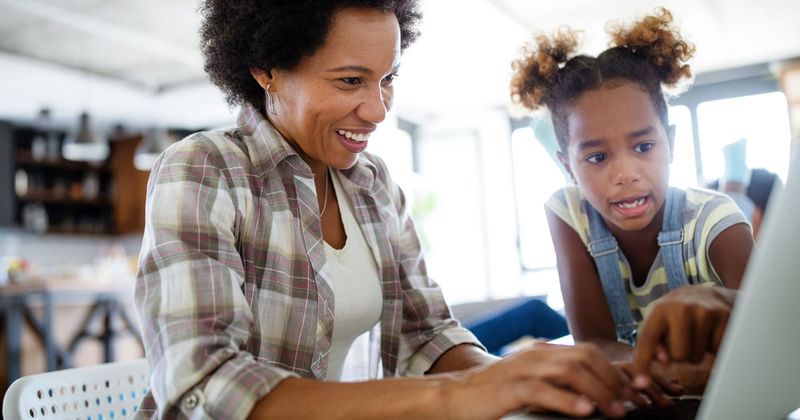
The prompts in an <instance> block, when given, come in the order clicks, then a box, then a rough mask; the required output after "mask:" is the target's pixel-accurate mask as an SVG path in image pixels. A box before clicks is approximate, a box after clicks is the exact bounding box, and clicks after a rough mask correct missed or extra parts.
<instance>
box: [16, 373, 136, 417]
mask: <svg viewBox="0 0 800 420" xmlns="http://www.w3.org/2000/svg"><path fill="white" fill-rule="evenodd" d="M147 372H148V366H147V360H146V359H135V360H131V361H125V362H115V363H105V364H101V365H96V366H90V367H82V368H74V369H65V370H57V371H53V372H47V373H40V374H36V375H30V376H24V377H21V378H19V379H17V380H16V381H14V383H13V384H11V386H10V387H9V388H8V391H7V392H6V395H5V398H3V418H5V419H6V420H23V419H40V418H42V419H77V420H116V419H125V418H132V417H133V414H134V413H135V412H136V408H137V407H138V405H139V402H140V401H141V400H142V396H144V394H145V393H146V392H147V386H148V373H147Z"/></svg>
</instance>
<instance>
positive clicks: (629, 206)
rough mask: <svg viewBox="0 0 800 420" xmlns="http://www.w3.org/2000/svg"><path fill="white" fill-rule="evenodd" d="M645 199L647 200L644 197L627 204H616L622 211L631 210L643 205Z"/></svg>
mask: <svg viewBox="0 0 800 420" xmlns="http://www.w3.org/2000/svg"><path fill="white" fill-rule="evenodd" d="M646 199H647V198H646V197H642V198H639V199H637V200H633V201H627V202H624V201H622V202H619V203H617V206H618V207H622V208H623V209H632V208H634V207H639V206H641V205H642V204H644V200H646Z"/></svg>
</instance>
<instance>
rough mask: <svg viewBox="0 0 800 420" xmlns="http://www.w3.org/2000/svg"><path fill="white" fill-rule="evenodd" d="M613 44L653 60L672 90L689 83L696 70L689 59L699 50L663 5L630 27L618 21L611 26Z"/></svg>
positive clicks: (665, 84) (663, 80)
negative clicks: (677, 26) (676, 26)
mask: <svg viewBox="0 0 800 420" xmlns="http://www.w3.org/2000/svg"><path fill="white" fill-rule="evenodd" d="M609 34H610V35H611V45H612V47H623V48H627V49H629V50H631V51H632V52H633V53H635V54H636V55H639V56H641V57H643V58H645V59H647V60H649V61H650V62H651V63H652V64H653V66H654V68H655V69H656V72H657V74H658V76H659V77H660V78H661V83H662V84H663V85H664V86H666V87H668V88H672V89H677V88H680V85H682V84H683V83H682V82H686V83H687V84H688V82H689V81H691V78H692V70H691V68H690V67H689V65H688V64H686V62H688V61H689V59H690V58H691V57H692V55H693V54H694V52H695V47H694V45H692V44H691V43H689V42H687V41H685V40H684V39H683V38H682V37H681V34H680V33H679V32H678V30H677V28H675V27H673V26H672V13H670V11H669V10H667V9H665V8H663V7H659V8H657V9H656V11H655V13H654V14H653V15H652V16H647V17H645V18H643V19H642V20H640V21H638V22H635V23H633V25H631V26H630V27H628V26H625V25H622V24H617V25H614V26H612V27H611V28H610V30H609Z"/></svg>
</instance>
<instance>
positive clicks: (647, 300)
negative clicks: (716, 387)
mask: <svg viewBox="0 0 800 420" xmlns="http://www.w3.org/2000/svg"><path fill="white" fill-rule="evenodd" d="M671 22H672V15H671V14H670V12H669V11H667V10H665V9H663V8H662V9H658V10H657V11H656V13H655V15H653V16H648V17H646V18H644V19H643V20H641V21H639V22H636V23H635V24H634V25H633V26H631V27H624V26H620V27H617V28H615V29H614V30H613V31H612V33H611V35H612V40H613V41H612V46H611V47H610V48H608V49H607V50H605V51H603V52H602V53H601V54H600V55H598V56H597V57H591V56H586V55H574V50H575V48H576V45H577V40H576V35H575V33H574V32H571V31H569V30H562V31H560V32H558V33H556V34H555V35H554V36H553V37H551V38H549V37H546V36H540V37H538V38H537V39H536V41H537V43H536V44H537V45H535V46H529V47H528V48H527V49H526V50H525V52H526V54H525V56H524V57H523V58H522V59H520V60H518V61H516V62H515V63H514V77H513V80H512V85H511V91H512V98H513V99H514V101H515V102H517V103H519V104H521V105H523V106H524V107H526V108H528V109H530V110H536V109H538V108H541V107H546V108H547V109H548V110H549V111H550V113H551V117H552V122H553V126H554V129H555V133H556V137H557V139H558V144H559V148H560V151H559V152H558V158H559V159H560V161H561V163H562V164H563V165H564V167H565V168H566V170H567V172H568V173H569V174H570V176H571V177H572V180H573V183H574V184H575V185H572V186H568V187H565V188H563V189H561V190H559V191H558V192H556V193H555V194H554V195H553V196H552V197H551V199H550V200H549V201H548V203H547V204H546V213H547V217H548V222H549V225H550V232H551V235H552V239H553V244H554V246H555V249H556V255H557V266H558V273H559V278H560V281H561V290H562V293H563V296H564V303H565V306H566V313H567V319H568V322H569V326H570V330H571V332H572V334H573V336H574V338H575V339H576V341H589V342H594V343H595V344H598V345H599V346H600V347H601V348H602V349H603V350H604V351H605V352H606V353H607V354H608V355H609V356H610V357H611V358H612V359H615V360H629V358H630V354H631V350H632V347H631V346H632V345H634V344H635V342H636V334H637V330H638V328H639V326H640V323H641V322H642V320H643V319H644V317H646V316H647V314H648V310H649V309H651V308H652V303H653V301H655V300H656V299H658V298H660V297H662V296H664V295H666V294H668V293H671V292H672V291H674V290H675V289H677V288H680V287H683V286H687V285H689V286H690V287H706V286H719V287H727V288H733V289H737V288H738V287H739V283H740V281H741V279H742V275H743V273H744V269H745V265H746V263H747V258H748V256H749V254H750V250H751V248H752V246H753V237H752V233H751V228H750V226H749V225H748V223H747V220H746V219H745V218H744V216H743V215H742V214H741V212H740V211H739V210H738V209H737V207H736V205H735V204H734V203H733V202H732V201H731V200H730V199H729V198H728V197H727V196H724V195H722V194H719V193H715V192H712V191H708V190H700V189H687V190H685V191H684V190H680V189H676V188H672V187H668V181H669V164H670V162H671V160H672V157H673V142H674V135H675V127H674V126H671V125H669V122H668V117H667V103H666V101H665V98H664V91H663V90H662V88H674V87H677V85H678V84H679V82H681V81H683V80H685V79H689V78H690V77H691V72H690V69H689V66H688V65H686V64H685V62H686V61H687V60H688V59H689V58H690V57H691V56H692V54H693V52H694V47H693V46H691V45H690V44H688V43H687V42H685V41H683V40H682V39H681V37H680V34H679V33H678V32H677V31H676V30H675V29H674V28H673V27H672V26H671ZM695 290H697V289H695ZM686 292H687V291H686V290H684V291H682V293H686Z"/></svg>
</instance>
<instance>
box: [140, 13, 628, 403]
mask: <svg viewBox="0 0 800 420" xmlns="http://www.w3.org/2000/svg"><path fill="white" fill-rule="evenodd" d="M266 3H268V2H264V1H256V0H251V1H237V2H227V1H223V0H208V1H206V2H205V4H204V6H203V9H202V10H203V11H204V14H205V22H204V24H203V26H202V29H201V35H202V48H203V52H204V55H205V59H206V65H205V69H206V71H207V72H208V74H209V76H210V77H211V80H212V81H213V82H214V83H215V84H217V85H218V86H219V87H220V88H221V89H222V90H223V92H225V94H226V95H227V99H228V101H229V102H230V103H231V104H235V105H238V106H240V107H241V112H240V114H239V117H238V126H237V127H236V128H233V129H230V130H224V131H213V132H203V133H197V134H195V135H192V136H190V137H188V138H187V139H185V140H183V141H180V142H178V143H176V144H175V145H173V146H172V147H171V148H170V149H169V150H167V151H166V152H165V153H164V155H163V156H162V157H161V158H160V160H159V162H158V163H157V164H156V165H155V167H154V169H153V172H152V174H151V179H150V183H149V186H148V201H147V227H146V232H145V238H144V242H143V245H142V252H141V256H140V261H139V267H140V268H139V273H138V284H137V290H136V304H137V310H138V314H139V317H140V320H141V323H142V325H143V330H144V338H145V340H144V341H145V343H146V344H145V347H146V354H147V358H148V360H149V362H150V368H151V372H152V375H151V378H152V380H151V381H152V382H151V387H150V390H149V393H148V394H147V395H146V397H145V400H144V401H143V402H142V404H141V407H140V412H139V416H142V417H145V416H151V417H192V418H201V417H202V418H205V417H213V418H226V419H233V418H245V417H248V416H249V417H250V418H267V417H269V418H294V417H306V418H331V417H347V418H353V417H381V418H418V417H446V416H449V417H454V418H497V417H500V416H503V415H505V414H507V413H510V412H512V411H515V410H520V409H525V408H531V409H544V410H556V411H562V412H564V413H567V414H571V415H587V414H589V413H590V412H592V411H593V410H594V404H597V406H598V407H599V408H600V409H601V410H602V411H603V412H604V413H606V414H608V415H612V416H619V415H622V414H623V413H624V410H623V408H622V401H623V400H624V399H626V398H632V399H635V398H639V400H641V397H638V396H630V394H631V393H632V391H631V388H630V387H629V384H628V383H627V380H626V379H625V378H624V376H623V375H621V374H620V372H619V371H618V370H616V369H615V368H614V367H613V366H612V365H610V364H609V362H608V361H607V360H606V359H605V358H604V357H603V356H602V354H601V353H600V352H599V350H597V349H595V348H594V347H592V346H578V347H575V348H568V349H559V348H558V347H554V346H547V345H538V346H534V347H533V348H532V349H530V350H527V351H523V352H520V353H519V354H516V355H514V356H512V357H510V358H507V359H504V360H502V361H498V360H497V359H495V358H493V357H492V356H490V355H488V354H487V353H486V352H485V351H484V350H483V349H482V347H481V345H480V343H479V342H478V341H477V340H476V339H475V337H474V336H473V335H472V334H471V333H470V332H469V331H467V330H466V329H464V328H462V327H461V326H460V325H459V323H458V322H457V321H456V320H454V319H453V318H452V316H451V314H450V312H449V310H448V307H447V305H446V304H445V302H444V300H443V298H442V295H441V291H440V290H439V288H438V287H437V286H436V284H435V283H434V282H433V281H431V280H430V279H429V278H428V276H427V274H426V270H425V265H424V262H423V259H422V254H421V252H420V247H419V243H418V241H417V236H416V233H415V231H414V226H413V224H412V222H411V220H410V219H409V217H408V212H407V209H406V207H405V200H404V198H403V195H402V192H401V191H400V189H399V188H398V187H397V186H396V185H395V184H394V183H393V182H392V180H391V178H389V176H388V173H387V171H386V167H385V165H384V164H383V162H382V161H381V160H380V159H379V158H377V157H375V156H372V155H370V154H369V153H366V152H364V149H365V148H366V146H367V144H368V142H369V136H370V134H371V133H372V132H373V131H374V130H375V127H376V126H377V124H379V123H380V122H381V121H383V119H384V118H385V117H386V112H387V110H388V109H389V107H390V106H391V101H392V93H393V88H392V80H393V79H394V77H395V76H396V74H397V69H398V67H399V64H400V56H401V50H402V49H403V48H405V47H407V46H408V45H409V44H411V42H412V41H413V40H414V39H415V38H416V35H417V33H416V29H415V26H416V24H417V22H418V20H419V13H418V12H417V3H416V1H383V2H381V1H342V2H330V1H326V2H311V1H307V2H278V1H275V2H269V3H270V4H266ZM376 325H379V327H380V360H381V362H382V375H383V376H384V377H386V378H388V377H395V376H410V377H407V378H399V379H392V380H377V378H376V379H375V380H370V381H365V382H359V383H338V382H336V381H337V380H338V379H339V378H340V375H341V369H342V364H343V360H344V357H345V355H346V354H347V350H348V349H349V347H350V344H351V343H352V341H353V339H354V338H355V337H356V336H358V335H360V334H362V333H364V332H366V331H368V330H370V329H372V328H373V327H374V326H376ZM458 370H463V372H460V373H451V374H446V375H435V374H437V373H443V372H452V371H458ZM424 375H427V376H424ZM324 380H327V381H326V382H323V381H324ZM626 395H628V397H626Z"/></svg>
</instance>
